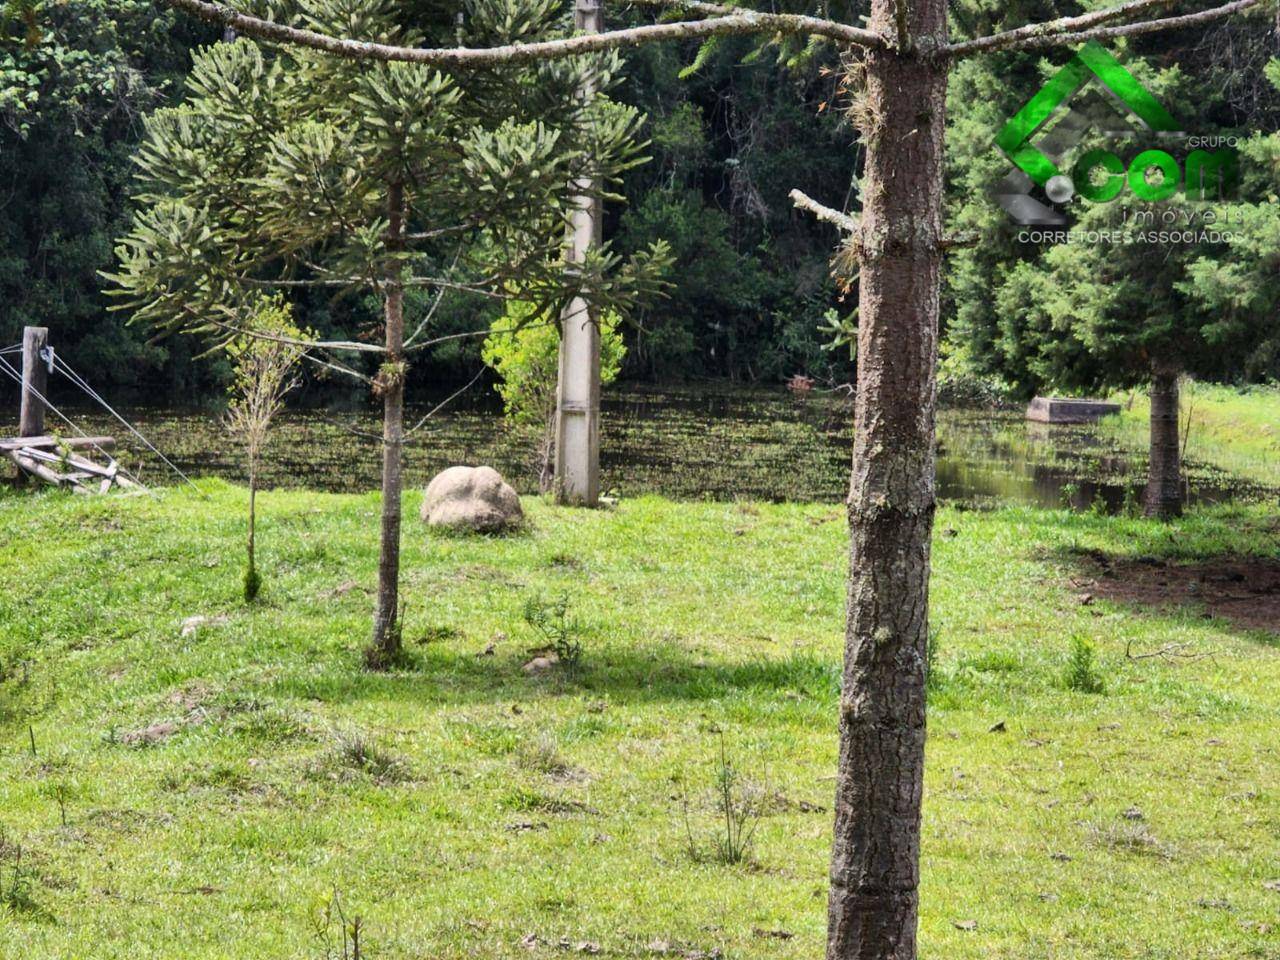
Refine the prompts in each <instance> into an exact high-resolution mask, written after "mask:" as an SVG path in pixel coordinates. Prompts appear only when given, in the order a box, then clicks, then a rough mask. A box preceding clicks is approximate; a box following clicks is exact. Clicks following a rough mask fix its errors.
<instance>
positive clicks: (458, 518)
mask: <svg viewBox="0 0 1280 960" xmlns="http://www.w3.org/2000/svg"><path fill="white" fill-rule="evenodd" d="M422 519H423V520H425V521H426V522H427V523H428V524H429V525H430V526H433V527H449V528H451V529H456V530H475V531H479V532H482V533H497V532H499V531H502V530H509V529H510V528H512V527H514V526H517V525H518V524H519V523H520V521H522V520H523V519H524V511H523V510H521V509H520V498H519V497H518V496H516V492H515V490H513V489H512V488H511V485H510V484H509V483H507V482H506V481H505V480H503V479H502V475H501V474H499V473H498V471H497V470H495V469H493V467H450V468H449V469H448V470H444V471H442V472H440V473H438V474H436V476H435V478H434V479H433V480H432V481H431V483H429V484H428V485H427V492H426V495H425V496H424V497H423V498H422Z"/></svg>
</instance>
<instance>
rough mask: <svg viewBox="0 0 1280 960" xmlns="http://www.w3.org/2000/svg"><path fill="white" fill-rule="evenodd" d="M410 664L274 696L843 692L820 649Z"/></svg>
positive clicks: (445, 656)
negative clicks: (564, 661)
mask: <svg viewBox="0 0 1280 960" xmlns="http://www.w3.org/2000/svg"><path fill="white" fill-rule="evenodd" d="M409 657H410V658H411V661H412V663H413V666H412V667H411V668H409V669H404V670H399V671H394V672H388V673H374V672H369V671H363V670H355V669H349V668H348V667H347V666H346V665H343V666H342V667H338V668H336V669H333V670H330V671H325V672H324V673H322V674H318V675H317V674H309V675H306V676H287V675H286V676H282V677H280V678H279V679H277V680H276V681H275V682H274V683H273V684H272V686H271V692H272V693H273V694H276V695H279V696H285V697H294V698H298V699H315V700H321V701H325V702H349V701H357V700H371V699H395V700H397V701H400V702H405V701H408V702H416V703H419V704H421V705H423V706H446V705H447V706H459V707H461V706H468V705H473V704H483V703H501V702H504V701H523V702H528V701H530V700H537V699H551V698H557V697H581V698H588V699H590V698H602V699H608V700H610V701H611V702H616V703H655V702H662V701H685V702H689V701H692V702H700V701H712V700H718V699H724V698H739V699H740V698H743V697H751V696H753V695H760V696H762V697H767V698H770V699H777V698H778V697H779V694H780V692H784V691H785V693H786V694H787V695H789V696H788V700H789V701H790V702H791V703H793V704H795V705H796V706H802V705H805V704H808V705H810V706H815V705H817V706H821V707H822V708H824V709H825V708H827V707H830V706H833V705H834V704H835V702H836V700H837V697H838V695H839V689H840V664H839V661H838V658H834V657H833V658H824V657H819V656H816V655H814V654H810V653H798V652H797V653H792V654H790V655H789V656H786V657H782V658H776V659H768V658H765V657H759V658H752V659H749V660H742V661H737V662H727V663H726V662H714V661H711V662H708V661H705V660H702V659H695V658H693V657H691V656H690V654H689V653H688V651H683V650H680V649H679V648H676V647H674V646H670V645H650V646H645V647H640V648H636V649H625V650H624V649H618V648H617V647H614V648H612V649H608V650H600V651H594V652H592V651H588V653H587V654H586V655H585V656H584V659H583V662H582V663H581V664H580V665H578V666H577V667H576V668H574V669H572V670H570V669H565V668H562V667H553V668H551V669H550V670H547V671H545V672H543V673H541V674H538V675H536V676H530V675H528V674H526V673H525V672H524V671H523V669H522V662H523V660H524V659H525V658H524V657H511V656H476V655H475V654H472V653H461V652H457V651H451V650H446V649H442V648H433V647H431V646H429V647H427V648H425V649H417V650H413V651H410V653H409Z"/></svg>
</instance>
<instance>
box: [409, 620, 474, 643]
mask: <svg viewBox="0 0 1280 960" xmlns="http://www.w3.org/2000/svg"><path fill="white" fill-rule="evenodd" d="M464 636H465V634H463V632H462V631H461V630H459V629H458V628H457V627H455V626H454V625H453V624H451V623H433V624H432V625H431V626H429V627H427V628H426V629H425V630H423V631H422V633H421V634H419V635H418V641H417V642H418V643H420V644H422V645H423V646H426V645H427V644H431V643H448V642H450V641H452V640H461V639H462V638H463V637H464Z"/></svg>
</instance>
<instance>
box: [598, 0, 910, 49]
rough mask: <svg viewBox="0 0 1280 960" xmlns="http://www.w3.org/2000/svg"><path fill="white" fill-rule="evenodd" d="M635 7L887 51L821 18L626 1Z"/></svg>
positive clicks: (677, 0)
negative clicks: (746, 22) (753, 23)
mask: <svg viewBox="0 0 1280 960" xmlns="http://www.w3.org/2000/svg"><path fill="white" fill-rule="evenodd" d="M623 2H624V3H627V4H629V5H631V6H633V7H663V8H665V9H668V10H688V11H689V12H690V13H700V14H703V15H704V16H707V17H740V16H752V17H756V18H757V19H758V20H759V21H760V24H761V26H762V27H763V28H768V29H773V30H777V31H778V32H779V33H801V34H804V33H808V34H812V35H814V36H820V37H828V38H830V39H832V40H838V41H840V42H842V43H847V44H853V45H855V46H863V47H887V46H888V43H887V41H886V40H885V38H884V37H883V36H882V35H881V34H878V33H875V32H874V31H872V30H863V29H861V28H859V27H850V26H847V25H845V24H842V23H835V22H834V21H831V20H823V19H821V18H820V17H809V16H805V15H803V14H798V13H765V12H763V11H760V10H752V9H750V8H747V7H732V6H729V5H728V4H723V3H707V2H706V0H623ZM833 28H834V29H833Z"/></svg>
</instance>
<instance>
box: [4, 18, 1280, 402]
mask: <svg viewBox="0 0 1280 960" xmlns="http://www.w3.org/2000/svg"><path fill="white" fill-rule="evenodd" d="M855 6H856V4H855ZM1090 6H1096V4H1090V3H1085V4H1079V3H1053V2H1027V3H1007V4H1006V3H994V2H989V0H957V2H956V3H955V4H954V6H953V11H954V18H955V29H956V31H957V32H958V33H965V34H970V33H977V32H989V31H991V30H993V29H999V28H1001V26H1002V25H1003V24H1005V23H1014V22H1027V21H1034V20H1041V19H1048V18H1051V17H1053V16H1057V15H1062V14H1067V13H1073V12H1078V11H1080V10H1081V9H1085V8H1087V7H1090ZM3 9H4V18H5V20H4V23H3V25H2V29H0V344H8V343H12V342H14V341H15V340H16V339H17V338H18V335H19V331H20V329H21V327H22V326H23V325H26V324H42V325H47V326H49V327H51V328H52V330H53V339H54V342H55V344H56V345H57V347H58V349H59V350H60V351H61V352H62V353H63V354H64V355H65V356H66V357H67V358H68V359H69V360H70V362H71V363H72V364H73V366H75V367H77V368H78V369H79V370H81V371H82V372H84V373H85V374H86V375H87V376H88V377H89V379H90V380H92V381H93V382H95V383H97V384H99V385H101V386H104V387H107V388H109V389H111V390H112V391H115V392H116V394H117V395H121V396H123V395H128V394H130V393H138V392H140V391H144V390H145V396H146V398H147V399H149V400H154V401H166V400H167V401H175V402H176V401H180V400H181V401H189V400H190V399H192V398H193V397H199V396H211V395H213V394H215V393H216V392H218V388H219V383H220V382H221V379H222V378H223V377H224V375H225V371H223V370H222V369H220V367H219V364H218V362H216V361H213V360H209V359H199V358H198V354H199V353H200V351H201V345H200V344H198V343H194V342H191V341H189V340H186V339H184V338H181V337H170V338H166V339H163V340H156V339H155V338H154V337H153V334H152V331H150V330H148V329H146V328H143V327H140V326H130V325H129V323H128V317H127V316H126V315H124V314H122V313H118V312H111V311H110V310H109V309H108V308H109V306H110V302H109V297H107V296H106V295H104V293H103V288H104V287H105V286H106V281H104V280H103V278H102V276H101V275H100V271H103V270H107V269H109V268H110V267H111V265H112V259H113V253H112V248H113V244H114V241H115V240H116V238H118V237H119V236H120V235H121V234H122V233H123V232H124V228H125V225H126V223H127V218H128V212H129V204H130V200H129V193H130V180H131V154H132V152H133V149H134V147H135V145H136V143H137V141H138V138H139V137H140V136H141V132H142V118H143V117H144V116H145V114H146V112H147V111H148V110H150V109H153V108H154V107H155V106H157V105H159V104H162V103H173V102H176V101H178V100H180V99H181V97H182V96H183V91H184V78H185V73H186V70H187V67H188V65H189V62H190V51H191V50H192V49H193V48H194V47H196V46H198V45H201V44H207V43H214V42H218V41H219V39H220V36H219V35H218V34H217V32H216V31H213V30H211V29H209V28H206V27H203V26H201V25H199V24H196V23H194V22H192V21H191V20H189V19H187V18H184V17H180V16H178V15H175V14H173V13H171V12H168V11H164V10H162V9H161V7H160V6H159V5H157V4H155V3H153V2H151V0H64V2H61V3H56V4H47V5H41V6H36V5H34V4H32V3H31V2H15V0H10V2H9V4H8V5H7V6H5V7H4V8H3ZM610 15H611V16H616V17H618V18H621V17H624V16H632V14H622V13H619V14H613V13H612V12H611V14H610ZM1274 26H1275V25H1274V24H1271V23H1270V22H1268V21H1265V20H1261V19H1259V18H1252V19H1246V20H1244V21H1240V22H1234V23H1231V24H1228V25H1224V26H1221V27H1215V28H1213V30H1212V31H1210V32H1209V33H1207V34H1206V33H1202V32H1199V31H1197V32H1196V33H1195V34H1194V35H1178V34H1172V35H1161V37H1160V38H1159V39H1152V40H1142V41H1138V42H1135V44H1134V46H1133V47H1132V50H1133V52H1134V53H1135V54H1137V55H1138V56H1139V57H1141V58H1142V62H1143V64H1145V65H1146V66H1145V67H1144V69H1145V70H1146V73H1145V74H1144V75H1143V77H1142V79H1143V81H1144V82H1146V83H1148V84H1149V85H1150V86H1151V88H1152V89H1153V90H1154V91H1155V92H1156V93H1157V95H1160V96H1166V95H1167V96H1169V97H1171V98H1176V100H1177V103H1178V104H1179V107H1180V109H1181V108H1184V107H1187V106H1188V105H1190V107H1191V108H1192V109H1193V111H1194V113H1195V119H1196V121H1197V122H1201V123H1203V124H1205V125H1206V126H1207V127H1210V126H1211V127H1212V129H1213V131H1214V132H1221V131H1230V132H1238V133H1240V134H1242V135H1249V134H1251V133H1253V132H1256V131H1266V132H1269V131H1274V130H1275V128H1276V120H1277V118H1278V117H1280V98H1278V97H1277V92H1276V88H1275V86H1273V85H1272V84H1270V83H1268V82H1267V81H1266V79H1265V78H1264V73H1265V68H1266V66H1267V64H1268V62H1270V61H1271V60H1272V59H1273V58H1274V57H1275V56H1276V55H1277V53H1278V52H1280V42H1278V35H1277V30H1276V29H1274ZM753 44H754V42H753V41H752V40H749V39H745V38H744V39H734V40H725V41H723V42H719V43H717V44H715V45H712V46H709V47H707V48H699V47H698V45H697V44H692V45H684V46H680V45H662V46H653V47H646V48H643V49H641V50H639V51H635V52H633V53H631V54H629V57H628V70H627V79H626V81H625V83H624V85H623V87H622V88H621V90H620V91H619V98H620V99H622V100H625V101H627V102H630V103H634V104H636V105H637V106H639V107H641V108H642V109H643V110H644V111H645V112H646V113H647V114H648V117H649V122H648V131H647V134H648V136H649V138H650V139H651V147H650V150H649V153H650V155H651V158H652V159H651V161H650V162H649V163H648V164H646V165H644V166H642V167H640V168H638V169H636V170H634V171H632V172H631V173H630V174H628V177H627V180H626V182H625V183H624V185H623V190H622V192H623V193H624V194H625V196H626V203H625V204H613V205H611V206H610V207H609V209H608V211H607V223H606V234H607V236H609V237H611V238H612V240H613V242H614V243H615V244H616V246H617V247H618V248H619V249H620V250H621V251H622V252H630V251H633V250H637V249H641V248H643V247H644V246H645V245H647V244H648V243H649V242H650V241H652V240H655V239H658V238H662V239H665V240H666V241H668V242H669V243H670V244H671V246H672V248H673V252H674V254H675V257H676V266H675V269H674V271H673V273H672V275H671V281H672V287H671V290H670V295H669V297H668V298H667V299H665V300H663V301H660V302H655V303H653V304H652V305H651V306H649V307H648V308H647V309H645V310H643V311H642V312H641V313H640V315H639V316H637V317H635V318H634V321H633V322H632V323H631V324H630V325H629V326H628V328H627V334H626V337H627V343H628V352H627V358H626V362H625V368H624V371H623V376H624V377H625V378H628V379H642V380H649V381H657V382H670V381H678V380H686V379H690V378H724V379H732V380H738V381H764V382H777V381H779V380H781V379H785V378H786V377H788V376H790V375H792V374H796V373H806V374H809V375H811V376H814V377H817V378H819V379H820V380H829V381H833V382H843V381H848V380H849V379H851V377H852V371H851V369H850V361H849V353H848V351H847V350H844V349H839V350H833V349H830V341H831V340H832V332H831V327H832V325H833V324H836V325H839V324H841V323H847V322H848V321H849V320H850V319H851V316H852V313H853V310H852V304H853V300H854V298H853V297H847V298H846V297H843V296H842V295H841V293H840V291H839V290H838V289H837V287H836V285H835V284H834V282H833V281H832V278H831V270H830V257H831V250H832V247H833V242H834V240H835V235H834V231H833V230H832V228H830V227H829V226H824V225H821V224H817V223H815V222H814V221H813V220H812V218H810V217H808V216H807V215H804V214H800V213H797V212H796V211H794V210H793V208H792V205H791V203H790V201H789V200H788V199H787V193H788V191H789V190H790V189H792V188H793V187H799V188H800V189H802V190H804V191H805V192H806V193H808V194H810V195H811V196H814V197H817V198H820V199H821V200H822V201H823V202H825V203H828V204H831V205H833V206H844V207H846V208H849V209H855V210H856V207H857V180H856V170H857V165H858V156H859V147H858V137H857V132H856V131H855V130H854V129H853V128H852V126H851V125H850V123H849V122H848V120H847V119H846V110H845V108H846V107H847V106H848V104H847V103H845V102H843V101H844V100H845V95H844V94H842V93H841V92H840V91H838V90H837V89H835V84H834V81H833V80H832V76H833V73H832V71H831V70H830V68H831V67H832V66H833V65H834V62H835V61H834V57H835V53H834V52H833V51H831V50H827V49H823V48H815V49H809V50H803V51H796V50H791V49H784V50H778V49H776V48H770V47H765V48H763V49H757V48H756V47H755V46H754V45H753ZM1051 69H1052V67H1051V65H1050V64H1049V63H1048V61H1046V60H1045V59H1044V58H1043V57H1042V56H1041V55H1040V54H1035V53H1020V54H1012V55H1006V56H997V57H992V58H984V59H982V60H974V61H969V62H967V63H965V64H964V65H962V66H961V67H960V68H959V70H958V71H957V73H956V75H955V77H954V79H953V84H952V96H951V104H950V111H951V119H950V123H951V127H952V135H951V152H952V156H951V162H950V180H951V182H950V184H949V186H950V194H951V196H952V198H953V199H952V209H951V212H950V215H951V218H952V220H953V223H954V225H955V226H957V227H958V228H967V229H976V230H978V231H979V232H980V234H981V235H982V236H983V243H982V244H980V245H979V246H978V247H976V248H972V249H969V250H966V251H963V252H961V253H960V254H958V255H957V256H956V257H954V258H953V260H954V262H953V265H952V269H951V271H950V278H949V286H948V290H947V304H946V310H945V311H944V314H945V321H944V322H946V323H947V324H948V325H949V327H950V337H949V342H948V346H947V348H946V354H947V357H948V360H947V362H948V363H951V364H952V365H953V366H956V365H963V366H964V367H965V368H966V370H968V371H970V372H975V373H980V374H982V375H984V376H989V377H993V378H1004V379H1006V380H1009V381H1011V382H1015V383H1018V384H1020V385H1021V386H1022V387H1024V388H1030V387H1031V386H1034V385H1035V384H1036V382H1037V381H1038V380H1044V379H1046V378H1049V377H1051V376H1052V375H1053V373H1054V371H1053V370H1052V369H1051V368H1050V367H1046V366H1045V365H1044V364H1039V365H1037V363H1036V362H1034V361H1035V358H1036V356H1038V355H1039V354H1037V352H1036V350H1033V349H1028V348H1027V346H1026V342H1027V340H1028V337H1030V338H1031V339H1033V340H1034V339H1035V338H1037V337H1039V338H1043V332H1042V331H1041V332H1037V331H1035V330H1031V331H1030V332H1028V330H1025V329H1021V328H1018V327H1017V325H1016V324H1015V325H1014V326H1013V327H1011V326H1010V324H1009V322H1008V321H1009V318H1008V316H1006V315H1002V314H1001V309H1002V306H1001V305H1003V306H1004V307H1005V308H1007V310H1017V311H1020V313H1019V315H1021V311H1024V310H1025V307H1026V302H1025V301H1026V297H1025V296H1023V298H1022V299H1021V300H1020V299H1019V298H1018V296H1017V295H1016V294H1017V293H1018V290H1019V289H1021V288H1019V287H1018V283H1023V286H1024V287H1025V285H1026V284H1025V279H1026V274H1025V272H1019V271H1018V265H1019V264H1025V263H1026V262H1028V261H1034V260H1038V259H1040V258H1041V257H1042V255H1043V251H1040V250H1037V249H1034V248H1028V247H1026V245H1021V246H1020V245H1017V244H1015V243H1014V241H1013V230H1012V228H1011V226H1010V225H1009V224H1008V223H1007V222H1005V221H1004V220H1003V219H1002V217H1003V215H1002V214H1001V213H1000V211H999V210H998V208H996V207H995V205H994V203H993V202H992V200H991V198H990V189H989V188H990V186H991V184H992V183H994V181H995V180H997V179H998V178H999V177H1000V176H1003V174H1004V172H1005V171H1006V170H1007V169H1008V164H1007V161H1006V160H1004V158H1003V157H1002V156H1001V155H1000V154H999V152H998V151H997V150H996V149H995V147H994V144H993V142H992V141H993V138H994V135H995V132H996V131H998V129H999V128H1000V126H1002V125H1003V123H1004V121H1005V120H1006V119H1007V118H1008V117H1009V116H1011V115H1012V113H1013V112H1015V111H1016V110H1017V109H1018V108H1019V107H1020V106H1021V105H1022V103H1023V102H1025V100H1026V99H1027V98H1028V97H1029V96H1030V95H1031V94H1032V93H1033V92H1034V91H1035V90H1036V89H1037V87H1038V86H1039V84H1040V83H1041V82H1042V81H1043V79H1044V77H1045V76H1046V75H1047V72H1048V71H1050V70H1051ZM1267 176H1269V177H1270V178H1271V179H1270V181H1268V182H1270V183H1271V184H1272V185H1274V182H1275V180H1276V176H1275V171H1274V170H1270V171H1269V172H1267ZM1264 179H1265V178H1264ZM1265 186H1266V184H1263V187H1264V188H1265ZM1227 256H1228V252H1227V251H1221V250H1219V251H1213V250H1200V251H1197V252H1196V256H1195V257H1192V256H1187V257H1185V258H1184V260H1185V261H1186V266H1187V268H1189V265H1190V264H1191V262H1192V261H1193V260H1195V259H1196V258H1197V257H1198V258H1199V259H1204V258H1205V257H1208V258H1210V259H1212V258H1214V257H1218V258H1220V259H1221V258H1226V257H1227ZM1181 262H1182V261H1180V263H1181ZM1053 269H1066V268H1065V267H1062V266H1061V265H1057V266H1055V265H1052V264H1048V263H1046V265H1045V269H1044V271H1042V274H1043V275H1049V274H1050V273H1051V272H1052V270H1053ZM1132 269H1136V270H1139V271H1141V269H1142V264H1136V265H1132ZM1179 269H1183V267H1179ZM1179 276H1181V274H1180V275H1179ZM1177 282H1179V278H1178V277H1173V278H1171V279H1170V280H1169V283H1171V284H1176V283H1177ZM1010 291H1012V292H1010ZM1022 292H1023V294H1026V293H1027V291H1026V290H1023V291H1022ZM1036 292H1037V291H1035V290H1032V291H1030V293H1032V294H1035V293H1036ZM426 300H427V297H426V295H425V294H423V295H421V296H420V297H419V298H418V299H417V300H416V301H415V302H410V303H409V305H408V307H409V310H410V311H414V310H423V309H426V306H427V303H426ZM298 306H299V316H300V319H301V320H302V321H303V322H304V323H306V324H307V325H309V326H311V327H312V328H314V329H316V330H317V331H319V332H321V333H323V334H336V333H341V334H343V335H352V334H356V333H358V332H359V331H361V330H362V329H367V328H369V327H370V326H372V325H374V324H376V322H377V310H376V308H375V305H374V304H372V303H369V302H365V301H364V300H363V299H362V298H360V297H356V296H343V295H338V296H332V295H329V294H326V295H324V296H319V295H317V296H313V297H312V298H311V299H309V300H306V301H304V302H301V303H299V305H298ZM1177 309H1182V308H1177ZM492 310H493V307H492V306H490V305H489V304H487V303H483V302H469V301H464V300H460V299H458V300H451V301H449V302H447V304H446V308H445V309H442V310H441V311H440V317H441V323H442V324H443V327H444V330H442V332H448V331H449V330H457V331H461V330H472V329H477V328H479V327H482V326H485V325H486V324H487V320H488V314H487V311H492ZM1006 312H1007V311H1006ZM1272 313H1274V310H1272ZM1276 339H1277V338H1275V337H1273V338H1272V341H1269V342H1270V343H1272V347H1267V348H1263V349H1262V352H1261V353H1259V349H1260V348H1259V347H1258V345H1257V344H1256V343H1255V344H1252V346H1251V351H1252V352H1251V353H1250V355H1249V356H1250V364H1251V366H1249V368H1248V370H1247V371H1245V370H1244V367H1243V366H1239V367H1238V369H1233V370H1223V371H1219V372H1218V373H1219V375H1220V376H1222V377H1224V378H1227V379H1230V378H1231V377H1232V376H1235V375H1244V374H1245V373H1247V375H1248V376H1250V377H1253V378H1264V377H1267V376H1275V375H1276V373H1277V372H1280V368H1278V366H1277V365H1278V364H1280V360H1277V357H1278V356H1280V351H1276V350H1274V349H1273V347H1274V342H1275V340H1276ZM1268 349H1272V350H1273V353H1268V352H1267V350H1268ZM1059 354H1061V351H1059ZM1076 359H1077V360H1080V362H1081V363H1084V362H1085V361H1084V360H1083V359H1081V358H1076ZM1240 362H1241V363H1243V361H1240ZM479 363H480V361H479V342H478V341H476V340H474V339H471V340H468V339H461V340H458V341H454V342H452V343H450V344H449V345H447V346H445V347H442V348H441V349H440V350H439V351H438V352H437V353H436V354H435V355H433V356H431V357H430V358H427V359H424V360H423V361H422V362H419V363H418V364H417V366H416V367H415V369H414V371H413V376H414V378H415V379H416V380H418V381H420V385H421V386H425V387H430V386H432V385H434V386H443V385H447V384H450V383H455V382H458V381H460V380H466V379H469V378H470V376H471V375H472V374H473V373H474V371H475V370H476V369H477V367H478V366H479ZM1086 365H1087V364H1086ZM1095 379H1098V380H1099V382H1101V380H1102V379H1105V378H1104V377H1099V378H1095ZM344 391H349V388H348V387H347V386H346V385H339V384H336V383H335V384H331V385H323V384H322V385H319V386H315V385H313V387H312V392H313V394H322V395H330V396H338V395H340V394H342V393H343V392H344ZM353 396H354V395H353Z"/></svg>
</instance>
